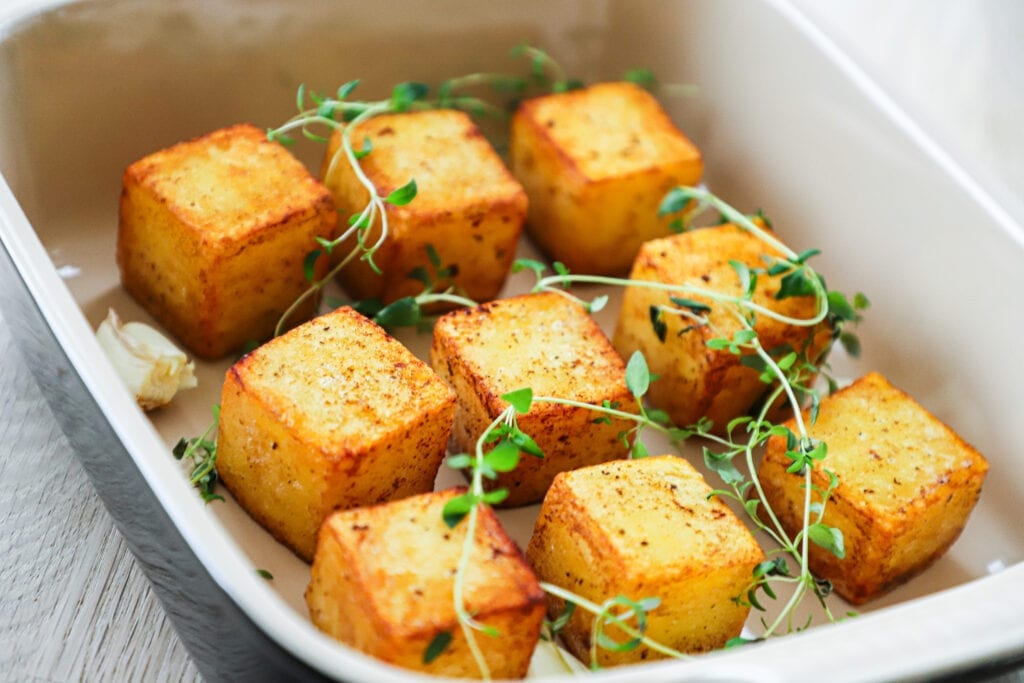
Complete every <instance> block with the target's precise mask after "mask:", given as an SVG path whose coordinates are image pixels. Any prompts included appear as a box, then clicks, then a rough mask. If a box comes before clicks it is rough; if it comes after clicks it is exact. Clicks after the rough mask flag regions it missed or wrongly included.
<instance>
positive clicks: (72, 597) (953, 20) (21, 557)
mask: <svg viewBox="0 0 1024 683" xmlns="http://www.w3.org/2000/svg"><path fill="white" fill-rule="evenodd" d="M796 1H797V4H800V5H804V6H806V7H807V9H808V11H809V12H810V13H811V15H812V17H814V18H815V19H816V20H818V21H820V22H821V23H822V25H824V26H825V27H826V28H827V30H829V31H830V32H832V33H833V34H834V35H835V36H836V39H837V40H838V41H839V42H840V44H841V45H844V46H845V47H848V48H850V49H851V50H853V51H855V52H857V53H858V55H859V57H861V58H862V59H863V60H864V63H865V64H866V65H867V67H868V69H869V71H871V70H872V69H873V70H874V71H875V72H876V73H878V74H880V77H881V78H882V79H883V81H884V82H883V84H884V85H886V86H889V87H890V88H891V89H892V90H893V92H894V94H896V95H897V96H898V99H900V101H901V102H902V103H904V104H906V105H907V106H908V108H910V109H911V110H913V112H914V113H915V114H917V115H918V116H919V117H921V118H923V119H924V121H925V122H926V123H927V127H928V129H929V131H930V132H931V133H933V134H934V135H935V136H936V137H937V138H938V139H939V140H940V142H943V143H944V144H946V145H947V146H948V148H951V149H953V150H954V151H955V153H956V155H957V156H958V158H960V159H961V160H962V161H963V162H964V163H965V165H966V166H967V167H968V168H969V169H972V170H977V173H976V175H978V176H979V177H981V178H982V179H983V180H984V181H985V182H986V183H987V184H988V185H989V186H990V187H994V189H995V191H996V195H997V196H998V197H1001V198H1002V199H1003V200H1004V203H1005V204H1007V205H1008V206H1007V208H1009V209H1011V213H1014V214H1015V215H1016V216H1017V217H1018V219H1020V220H1022V221H1024V210H1021V207H1022V206H1024V203H1022V200H1021V198H1022V197H1024V125H1022V124H1021V122H1022V121H1024V68H1021V65H1022V64H1024V47H1022V46H1021V42H1020V40H1019V37H1020V32H1021V27H1022V26H1024V3H1018V2H1015V1H1014V0H980V1H978V2H957V1H955V0H945V1H944V2H932V0H897V1H894V2H890V0H833V1H832V2H830V3H828V4H827V5H822V4H820V3H818V4H814V5H813V6H812V3H811V0H796ZM1009 65H1014V67H1013V68H1010V66H1009ZM0 444H3V446H2V448H0V452H2V453H3V457H2V458H0V482H2V484H3V486H2V488H0V491H2V492H0V584H2V585H3V587H4V596H3V598H2V600H0V680H3V681H8V680H10V681H79V680H87V681H165V680H166V681H192V680H199V678H200V677H199V674H198V671H197V670H196V668H195V666H194V665H193V664H192V663H191V661H190V660H189V657H188V654H187V653H186V651H185V649H184V648H183V646H182V645H181V643H180V642H179V641H178V639H177V637H176V635H175V634H174V632H173V630H172V628H171V626H170V624H169V622H168V621H167V619H166V618H165V616H164V615H163V613H162V611H161V609H160V606H159V604H158V603H157V601H156V599H155V598H154V597H153V594H152V592H151V591H150V589H149V586H148V584H147V583H146V580H145V578H144V577H143V575H142V573H141V572H140V571H139V569H138V568H137V567H136V565H135V563H134V561H133V559H132V557H131V555H130V554H129V553H128V551H127V549H126V547H125V545H124V543H123V541H122V540H121V538H120V536H119V535H118V533H117V532H116V531H115V529H114V527H113V525H112V523H111V520H110V518H109V516H108V515H107V513H106V511H105V510H104V509H103V506H102V504H101V503H100V501H99V499H98V498H97V496H96V494H95V493H94V492H93V490H92V488H91V486H90V484H89V482H88V480H87V479H86V476H85V474H84V472H83V471H82V469H81V467H80V466H79V464H78V462H77V461H76V459H75V456H74V454H73V453H72V452H71V450H70V448H69V446H68V444H67V442H66V440H65V439H64V437H63V435H62V434H61V432H60V430H59V428H58V427H57V425H56V422H55V421H54V418H53V415H52V413H51V412H50V408H49V407H48V405H47V404H46V402H45V400H44V399H43V397H42V396H41V394H40V392H39V390H38V388H37V387H36V385H35V382H34V380H33V379H32V376H31V375H30V374H29V372H28V370H27V369H26V368H25V367H24V366H23V364H22V363H21V359H20V356H19V354H18V352H17V350H16V349H15V348H14V347H13V345H12V340H11V337H10V333H9V331H8V330H7V327H6V325H5V324H4V321H3V318H2V314H0ZM1001 680H1004V681H1024V676H1022V675H1020V674H1010V675H1007V676H1004V677H1003V679H1001Z"/></svg>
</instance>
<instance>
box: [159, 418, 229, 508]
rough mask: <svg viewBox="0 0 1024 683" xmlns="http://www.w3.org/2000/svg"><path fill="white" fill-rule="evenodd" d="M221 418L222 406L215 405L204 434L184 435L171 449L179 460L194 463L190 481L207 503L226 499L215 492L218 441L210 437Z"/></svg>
mask: <svg viewBox="0 0 1024 683" xmlns="http://www.w3.org/2000/svg"><path fill="white" fill-rule="evenodd" d="M219 419H220V406H214V407H213V422H211V423H210V426H209V427H207V428H206V431H204V432H203V435H202V436H197V437H193V438H191V439H187V438H184V437H182V438H181V439H180V440H179V441H178V443H177V444H175V446H174V448H173V449H172V451H171V453H172V454H173V455H174V457H175V458H176V459H177V460H189V461H191V462H192V463H193V465H194V467H193V468H192V473H191V475H190V476H189V483H190V484H192V485H193V486H195V487H196V488H197V489H199V495H200V496H202V498H203V500H204V501H206V502H207V503H209V502H210V501H213V500H224V497H223V496H221V495H219V494H217V493H214V487H215V486H216V484H217V442H216V440H215V439H211V438H210V434H212V433H213V432H214V431H215V430H216V429H217V421H218V420H219Z"/></svg>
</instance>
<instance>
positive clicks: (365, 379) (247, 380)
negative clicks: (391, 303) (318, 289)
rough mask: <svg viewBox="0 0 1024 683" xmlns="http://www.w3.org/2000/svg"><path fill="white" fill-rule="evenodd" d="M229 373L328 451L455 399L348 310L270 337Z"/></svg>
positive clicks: (426, 370)
mask: <svg viewBox="0 0 1024 683" xmlns="http://www.w3.org/2000/svg"><path fill="white" fill-rule="evenodd" d="M228 372H232V373H235V375H236V376H237V377H238V378H239V381H240V383H241V384H242V385H243V386H245V387H246V389H247V390H249V391H250V393H251V395H253V396H259V397H261V399H262V400H263V402H264V403H265V404H266V405H267V407H268V408H269V409H270V410H271V411H273V412H275V413H276V414H277V417H278V418H279V419H280V420H281V422H282V423H284V424H285V425H286V426H287V427H289V428H291V429H292V430H293V431H295V432H297V433H302V434H305V435H306V437H305V438H307V439H309V440H311V441H313V442H314V444H315V445H316V446H319V447H320V448H321V449H322V450H323V451H324V452H325V453H328V454H333V453H344V452H345V451H346V447H347V446H348V445H351V444H357V443H359V442H364V443H365V442H367V441H373V440H376V439H378V438H380V437H382V436H384V435H386V434H389V433H391V432H393V431H395V430H399V429H405V428H407V426H408V425H409V424H411V423H414V422H415V421H417V420H419V419H420V418H421V417H422V413H423V412H424V411H435V410H438V409H440V408H441V407H442V406H444V405H445V404H448V403H454V401H455V396H454V394H453V393H452V392H451V390H450V389H449V388H448V385H447V384H445V382H444V381H443V380H442V379H441V378H440V377H438V376H437V375H436V374H435V373H434V371H433V370H431V369H430V367H429V366H428V365H427V364H426V363H424V362H423V361H421V360H419V359H418V358H416V357H415V356H413V355H412V353H410V352H409V351H408V350H407V349H406V348H405V347H404V346H402V345H401V344H400V343H399V342H397V341H395V340H394V339H392V338H391V337H390V336H388V334H387V333H386V332H384V330H383V329H381V328H380V327H379V326H378V325H376V324H375V323H373V322H371V321H369V320H368V319H366V318H364V317H363V316H362V315H360V314H358V313H356V312H355V311H354V310H352V309H351V308H348V307H343V308H339V309H338V310H336V311H334V312H332V313H328V314H326V315H322V316H320V317H319V318H315V319H314V320H311V321H310V322H308V323H306V324H304V325H301V326H299V327H296V328H295V329H293V330H292V331H290V332H288V333H287V334H285V335H282V336H280V337H277V338H276V339H273V340H271V341H269V342H267V343H266V344H264V345H263V346H262V347H260V348H258V349H256V350H255V351H253V352H252V353H250V354H249V355H247V356H245V357H244V358H242V359H241V360H240V361H239V362H238V363H236V364H235V365H234V366H233V367H232V368H231V369H230V370H228Z"/></svg>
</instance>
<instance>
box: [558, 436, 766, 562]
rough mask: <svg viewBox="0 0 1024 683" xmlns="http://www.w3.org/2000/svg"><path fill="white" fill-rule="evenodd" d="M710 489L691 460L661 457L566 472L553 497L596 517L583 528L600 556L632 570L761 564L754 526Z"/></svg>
mask: <svg viewBox="0 0 1024 683" xmlns="http://www.w3.org/2000/svg"><path fill="white" fill-rule="evenodd" d="M556 491H557V493H556ZM710 493H711V487H710V486H708V484H707V482H705V481H704V478H703V477H702V476H701V475H700V473H699V472H697V471H696V470H695V469H694V468H693V466H691V465H690V464H689V463H688V462H687V461H686V460H684V459H682V458H680V457H676V456H671V455H664V456H652V457H648V458H643V459H639V460H614V461H611V462H608V463H605V464H603V465H594V466H592V467H585V468H582V469H578V470H575V471H572V472H565V473H563V474H561V475H559V476H558V477H557V478H556V479H555V484H554V485H553V487H552V490H551V491H550V492H549V493H548V496H549V497H551V496H555V495H558V496H563V497H564V499H565V500H567V501H568V502H567V505H568V506H569V507H570V508H572V509H577V510H580V511H581V512H582V515H581V516H585V517H586V518H589V519H591V520H593V522H592V523H591V524H587V525H585V527H584V526H580V528H579V530H578V531H579V532H580V533H586V534H590V535H592V537H591V538H589V539H588V543H589V544H590V545H591V547H593V548H594V549H595V550H596V551H597V553H598V555H599V556H605V557H606V559H608V560H609V561H614V562H615V563H617V564H618V565H619V566H621V567H625V568H628V571H629V572H630V573H632V574H635V575H639V574H647V573H652V574H654V573H658V574H660V573H662V572H665V571H668V572H670V573H672V574H674V575H675V574H679V573H680V572H683V573H685V572H692V573H700V572H701V571H703V570H704V569H705V568H706V567H708V566H722V565H723V564H729V565H732V564H744V563H750V562H755V563H756V562H758V561H759V560H760V558H761V557H762V552H761V548H760V547H759V546H758V545H757V543H756V542H755V541H754V538H753V536H752V535H751V534H750V531H749V530H748V529H747V527H746V526H745V525H744V524H743V523H742V522H741V521H740V520H739V519H738V518H737V517H736V515H735V514H733V512H732V511H731V510H730V509H729V508H728V507H727V506H726V505H725V504H724V503H723V502H722V501H720V500H719V499H718V498H711V499H709V498H708V494H710Z"/></svg>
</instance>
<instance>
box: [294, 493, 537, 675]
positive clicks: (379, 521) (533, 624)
mask: <svg viewBox="0 0 1024 683" xmlns="http://www.w3.org/2000/svg"><path fill="white" fill-rule="evenodd" d="M459 492H460V491H459V490H449V491H440V492H434V493H427V494H423V495H419V496H414V497H411V498H406V499H404V500H401V501H397V502H392V503H387V504H384V505H377V506H371V507H365V508H358V509H354V510H346V511H339V512H336V513H334V514H333V515H331V516H330V517H328V519H327V521H326V522H324V525H323V528H322V529H321V531H320V539H319V543H318V545H317V550H316V557H315V559H314V560H313V569H312V579H311V581H310V584H309V588H308V589H307V590H306V602H307V604H308V605H309V613H310V616H311V618H312V619H313V623H315V624H316V625H317V627H318V628H320V629H321V630H323V631H325V632H327V633H328V634H330V635H332V636H333V637H335V638H337V639H338V640H340V641H342V642H343V643H347V644H348V645H351V646H352V647H355V648H357V649H359V650H362V651H363V652H366V653H367V654H370V655H373V656H374V657H378V658H380V659H383V660H384V661H387V662H390V663H392V664H396V665H398V666H402V667H405V668H408V669H414V670H419V671H425V672H427V673H431V674H435V675H439V676H458V677H468V678H479V676H480V671H479V668H478V667H477V664H476V662H475V660H474V659H473V656H472V653H471V652H470V650H469V645H468V643H467V641H466V638H465V635H464V634H463V632H462V628H461V626H460V625H459V622H458V619H457V617H456V614H455V608H454V597H453V596H454V593H453V591H454V588H453V586H454V577H455V573H456V567H457V566H458V562H459V557H460V555H461V553H462V549H463V545H464V543H465V541H466V533H467V526H468V525H467V521H466V520H462V521H461V522H460V523H459V524H457V525H456V526H455V527H454V528H448V526H447V524H445V522H444V521H443V520H442V515H441V512H442V510H443V508H444V505H445V503H446V502H447V501H448V500H450V499H451V498H452V497H453V496H455V495H456V494H457V493H459ZM464 598H465V606H466V609H467V610H468V611H469V613H470V614H472V615H474V618H475V619H476V620H477V621H479V622H480V623H482V624H484V625H486V626H488V627H493V628H495V629H497V631H498V633H500V634H501V635H500V637H498V638H493V637H489V636H487V635H484V634H482V633H477V634H476V642H477V643H478V644H479V646H480V647H481V649H482V651H483V653H484V658H485V659H486V661H487V665H488V667H489V668H490V673H491V676H493V677H494V678H496V679H503V678H522V677H523V676H525V675H526V671H527V669H528V667H529V664H530V657H531V656H532V654H533V649H534V647H536V645H537V641H538V638H539V636H540V626H541V620H542V618H543V616H544V593H543V592H542V591H541V589H540V585H539V584H538V583H537V579H536V577H535V576H534V575H533V572H532V571H531V570H530V567H529V565H527V563H526V561H525V560H524V559H523V556H522V553H521V552H520V550H519V548H517V547H516V545H515V544H514V543H513V542H512V541H511V540H510V539H509V538H508V536H507V535H506V534H505V531H504V530H503V529H502V528H501V526H500V524H499V523H498V519H497V517H496V516H495V515H494V512H493V510H491V509H490V508H487V507H483V508H480V511H479V519H478V525H477V531H476V535H475V537H474V541H473V547H472V550H471V555H470V561H469V567H468V571H467V574H466V583H465V591H464ZM441 632H448V633H449V634H451V636H452V641H451V643H450V644H449V645H448V647H447V648H446V649H445V651H444V652H443V653H442V654H441V655H440V656H439V657H438V658H437V659H435V660H434V661H432V662H430V663H426V662H424V661H423V655H424V652H425V651H426V649H427V647H428V646H429V645H430V643H431V641H433V639H434V638H435V637H436V636H437V635H438V634H439V633H441Z"/></svg>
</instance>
